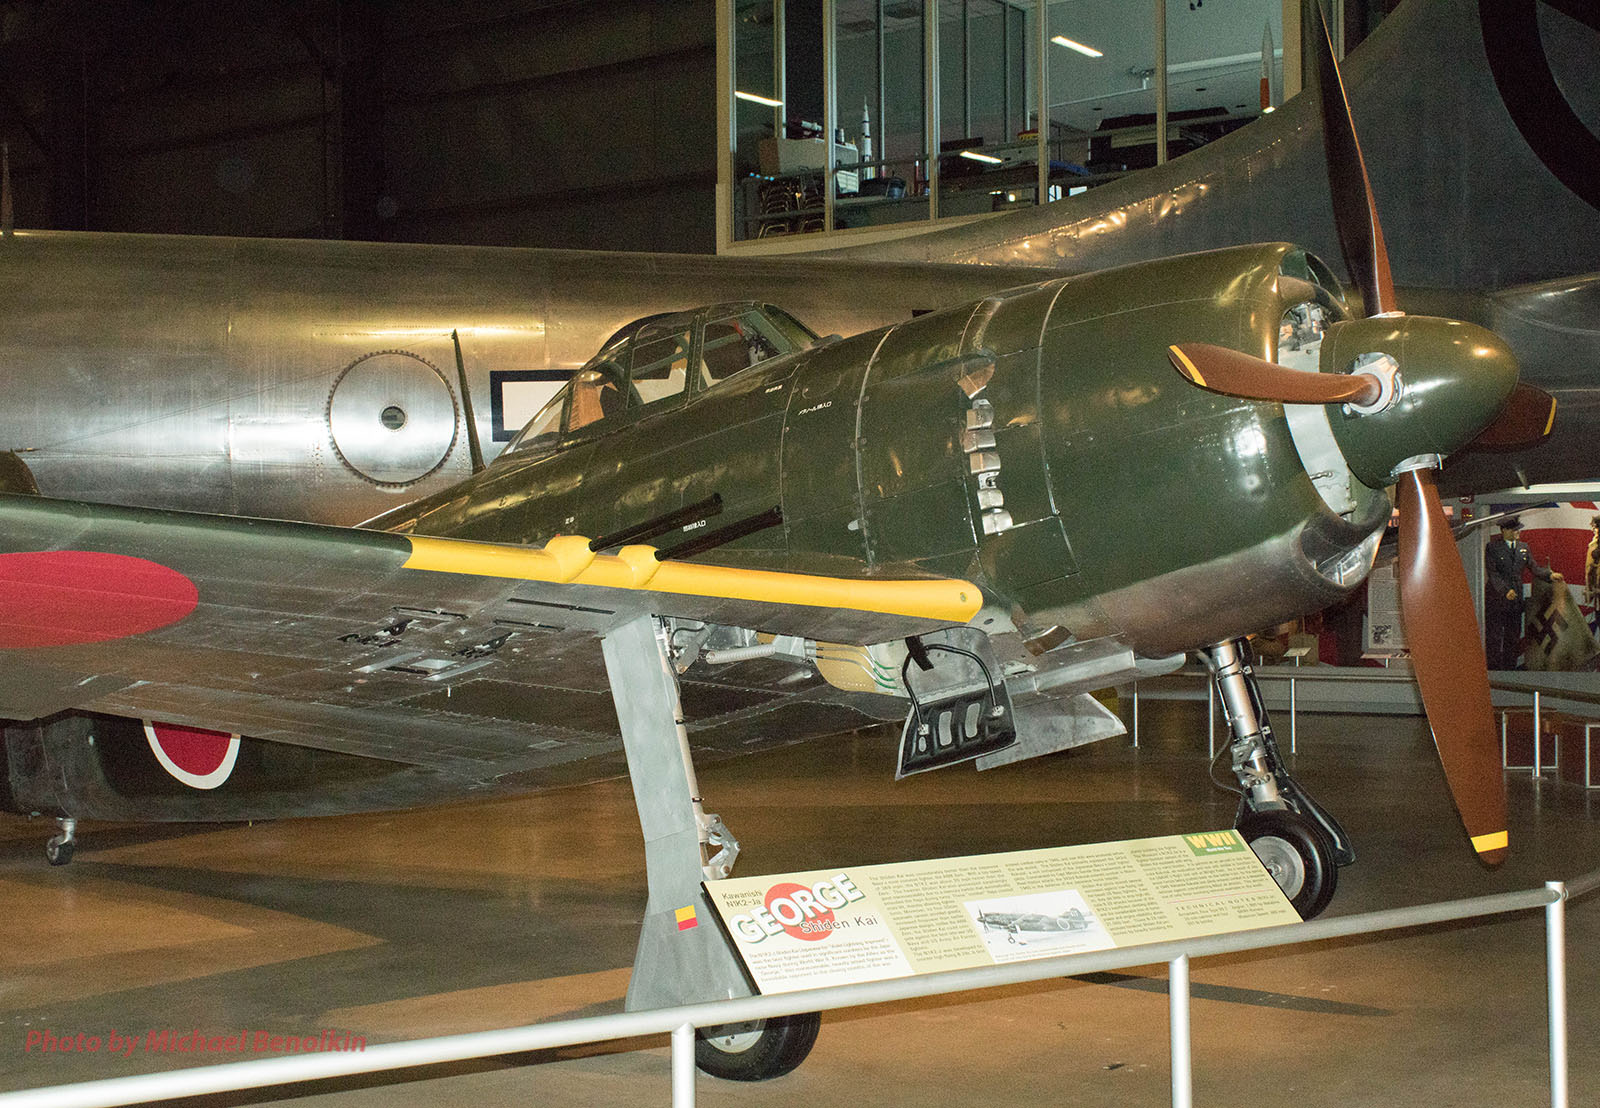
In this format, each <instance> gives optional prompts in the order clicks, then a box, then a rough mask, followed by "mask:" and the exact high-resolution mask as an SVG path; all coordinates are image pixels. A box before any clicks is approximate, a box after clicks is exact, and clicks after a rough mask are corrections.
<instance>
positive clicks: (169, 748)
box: [144, 719, 239, 789]
mask: <svg viewBox="0 0 1600 1108" xmlns="http://www.w3.org/2000/svg"><path fill="white" fill-rule="evenodd" d="M144 737H145V738H146V739H148V740H149V741H150V750H151V752H152V753H153V754H155V756H156V760H157V761H158V762H160V763H161V765H162V768H164V769H165V770H166V771H167V772H168V773H170V774H172V776H174V777H176V778H177V779H178V780H179V781H182V782H183V783H184V784H185V785H188V786H190V787H191V788H195V789H214V788H216V787H217V786H218V785H220V784H222V783H223V782H224V781H226V780H227V779H228V775H229V774H231V773H232V772H233V763H234V762H235V761H236V760H237V759H238V757H239V736H238V735H230V734H228V733H227V732H226V731H207V730H205V729H204V728H202V727H182V726H179V725H178V724H176V723H156V722H154V721H153V720H148V719H147V720H145V721H144Z"/></svg>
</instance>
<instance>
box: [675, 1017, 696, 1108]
mask: <svg viewBox="0 0 1600 1108" xmlns="http://www.w3.org/2000/svg"><path fill="white" fill-rule="evenodd" d="M672 1108H694V1024H692V1023H680V1024H679V1025H678V1026H677V1027H674V1028H673V1029H672Z"/></svg>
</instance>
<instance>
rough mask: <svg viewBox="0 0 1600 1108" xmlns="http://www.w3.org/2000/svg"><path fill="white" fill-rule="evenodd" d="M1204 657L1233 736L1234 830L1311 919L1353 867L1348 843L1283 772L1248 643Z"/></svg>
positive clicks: (1225, 645) (1220, 646) (1219, 647)
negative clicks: (1236, 795) (1236, 806)
mask: <svg viewBox="0 0 1600 1108" xmlns="http://www.w3.org/2000/svg"><path fill="white" fill-rule="evenodd" d="M1205 658H1206V665H1207V666H1208V667H1209V668H1210V670H1211V679H1212V681H1213V682H1214V683H1215V684H1216V688H1217V695H1218V697H1219V698H1220V699H1221V701H1222V711H1223V714H1224V715H1225V716H1226V717H1227V720H1228V726H1229V729H1230V730H1231V731H1232V735H1233V738H1232V741H1231V743H1230V745H1229V754H1230V755H1231V756H1232V764H1233V774H1234V776H1235V777H1236V778H1237V779H1238V781H1239V788H1240V791H1241V793H1242V794H1243V797H1242V799H1241V801H1240V803H1239V812H1238V815H1237V816H1236V817H1235V820H1234V823H1235V826H1236V827H1237V828H1238V829H1239V833H1240V834H1242V835H1243V836H1244V838H1245V841H1246V842H1248V843H1249V844H1250V846H1251V849H1253V850H1254V851H1255V852H1256V857H1258V858H1260V859H1261V862H1262V864H1263V865H1264V866H1266V868H1267V871H1268V872H1269V873H1271V874H1272V876H1273V878H1274V880H1276V881H1277V882H1278V887H1279V888H1281V889H1282V890H1283V893H1284V895H1285V896H1287V897H1288V898H1289V901H1290V903H1291V904H1293V905H1294V907H1295V910H1296V911H1298V912H1299V913H1300V916H1301V918H1303V919H1310V918H1311V917H1313V916H1315V915H1317V914H1318V913H1320V912H1321V911H1322V910H1323V909H1324V908H1326V907H1327V906H1328V902H1329V901H1330V900H1332V899H1333V891H1334V888H1335V886H1336V885H1337V884H1338V876H1339V867H1340V866H1346V865H1349V864H1350V863H1351V862H1353V861H1355V857H1356V855H1355V849H1354V848H1353V847H1352V846H1351V843H1350V836H1349V835H1348V834H1346V832H1345V830H1344V828H1343V827H1341V826H1339V822H1338V821H1337V820H1335V819H1334V818H1333V816H1332V815H1330V814H1329V813H1328V811H1327V810H1326V809H1324V808H1323V807H1322V806H1321V805H1320V804H1318V803H1317V802H1316V801H1315V800H1313V799H1311V796H1310V794H1308V793H1307V792H1306V791H1305V789H1304V788H1303V787H1302V786H1301V784H1300V782H1298V781H1296V780H1295V779H1294V776H1293V775H1292V774H1290V773H1289V770H1288V767H1287V766H1285V765H1284V761H1283V757H1282V755H1281V754H1279V752H1278V744H1277V741H1276V740H1275V739H1274V738H1273V737H1272V725H1271V723H1270V722H1268V719H1267V708H1266V703H1265V702H1264V701H1263V700H1262V698H1261V686H1260V684H1259V682H1257V680H1256V675H1255V670H1254V668H1253V667H1252V666H1251V664H1250V645H1249V643H1247V642H1246V641H1245V640H1244V639H1235V640H1231V641H1228V642H1220V643H1217V644H1215V645H1213V646H1211V647H1208V648H1207V649H1206V651H1205Z"/></svg>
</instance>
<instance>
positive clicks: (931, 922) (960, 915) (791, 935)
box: [706, 830, 1300, 993]
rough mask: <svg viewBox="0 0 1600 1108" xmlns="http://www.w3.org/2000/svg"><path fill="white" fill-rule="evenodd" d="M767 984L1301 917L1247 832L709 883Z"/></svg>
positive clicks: (867, 977)
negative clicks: (1247, 840)
mask: <svg viewBox="0 0 1600 1108" xmlns="http://www.w3.org/2000/svg"><path fill="white" fill-rule="evenodd" d="M706 892H707V893H708V894H709V896H710V900H711V903H712V905H713V906H714V907H715V908H716V910H717V913H718V914H719V915H720V916H721V918H722V923H723V927H724V929H725V930H726V931H727V933H728V935H729V937H730V938H731V939H732V941H733V945H734V947H735V948H736V949H737V950H738V951H739V955H740V957H741V958H743V959H744V964H745V966H746V967H747V968H748V969H749V971H750V975H751V977H752V978H753V979H754V981H755V984H756V987H757V989H759V990H760V991H761V992H762V993H784V992H794V991H796V990H798V989H812V988H820V987H822V986H826V985H842V984H847V983H850V982H857V981H880V980H884V979H886V978H891V977H907V976H910V975H912V974H919V973H933V972H937V971H941V970H954V969H970V968H972V967H975V966H988V965H996V964H999V963H1002V962H1015V961H1022V960H1026V959H1031V958H1046V957H1050V956H1053V955H1058V954H1073V953H1077V952H1079V951H1085V950H1103V949H1106V948H1108V947H1118V946H1135V945H1139V944H1143V943H1154V942H1163V941H1166V940H1170V939H1186V938H1194V937H1196V936H1200V935H1213V934H1219V933H1222V932H1225V931H1246V930H1250V929H1252V928H1257V927H1270V926H1274V925H1277V924H1283V923H1299V922H1300V916H1299V915H1298V913H1296V912H1295V910H1294V908H1293V907H1291V906H1290V904H1289V901H1288V900H1287V899H1286V898H1285V897H1284V895H1283V893H1282V891H1281V890H1279V888H1278V885H1277V883H1276V882H1275V881H1273V879H1272V877H1271V875H1270V874H1268V873H1267V871H1266V869H1265V868H1263V867H1262V865H1261V863H1260V862H1259V861H1258V860H1257V859H1256V856H1255V854H1254V852H1253V851H1251V849H1250V848H1249V846H1247V845H1246V844H1245V841H1244V840H1243V839H1242V838H1241V837H1240V836H1239V833H1238V832H1237V831H1233V830H1225V831H1206V832H1200V833H1197V834H1189V835H1169V836H1164V837H1161V838H1154V839H1133V840H1128V841H1126V842H1113V843H1095V844H1092V845H1087V846H1063V847H1049V848H1046V849H1043V850H1022V851H1016V852H1013V853H1010V854H984V855H975V856H971V857H965V858H942V859H935V860H932V861H920V862H898V863H894V864H892V865H876V866H851V867H848V868H845V869H834V870H816V871H812V872H810V873H791V874H782V875H776V876H767V877H739V878H729V879H727V880H725V881H708V882H706Z"/></svg>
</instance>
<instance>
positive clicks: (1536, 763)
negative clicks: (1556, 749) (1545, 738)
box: [1533, 689, 1544, 777]
mask: <svg viewBox="0 0 1600 1108" xmlns="http://www.w3.org/2000/svg"><path fill="white" fill-rule="evenodd" d="M1541 745H1542V744H1541V743H1540V742H1539V690H1538V689H1534V690H1533V775H1534V776H1535V777H1539V776H1542V775H1543V774H1544V764H1543V762H1542V761H1541V760H1540V757H1539V755H1540V754H1541V753H1543V751H1541V750H1540V749H1539V747H1540V746H1541Z"/></svg>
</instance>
